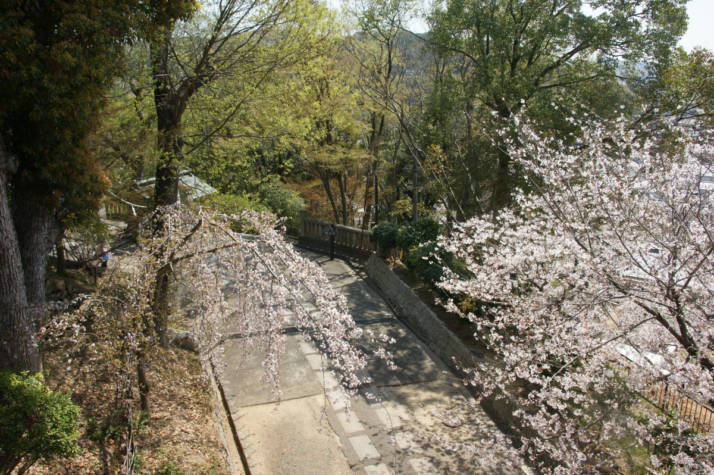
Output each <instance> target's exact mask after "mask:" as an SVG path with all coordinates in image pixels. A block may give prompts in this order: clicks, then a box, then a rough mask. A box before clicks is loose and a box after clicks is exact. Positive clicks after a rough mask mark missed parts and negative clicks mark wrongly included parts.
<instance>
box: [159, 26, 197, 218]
mask: <svg viewBox="0 0 714 475" xmlns="http://www.w3.org/2000/svg"><path fill="white" fill-rule="evenodd" d="M171 31H172V29H171V28H168V29H167V30H166V31H165V32H163V33H161V34H159V35H158V36H157V37H156V38H154V39H153V40H152V41H151V42H150V49H151V73H152V80H153V88H154V106H155V107H156V128H157V133H158V135H157V146H158V149H159V152H160V153H161V157H160V158H159V163H158V165H157V166H156V182H155V184H154V202H155V204H156V205H157V206H161V205H170V204H174V203H176V201H177V200H178V180H179V176H178V167H179V165H180V162H181V158H182V156H183V152H182V149H183V134H182V129H181V117H182V116H183V112H184V110H185V109H186V102H187V100H188V98H183V97H181V96H179V95H178V94H177V92H176V91H175V90H174V88H173V87H172V84H171V82H170V71H169V42H170V40H171Z"/></svg>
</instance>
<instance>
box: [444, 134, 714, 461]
mask: <svg viewBox="0 0 714 475" xmlns="http://www.w3.org/2000/svg"><path fill="white" fill-rule="evenodd" d="M515 122H516V129H517V130H518V134H517V137H518V139H517V140H518V142H517V143H516V142H515V141H514V142H512V143H511V145H510V149H509V150H508V152H509V154H510V156H511V157H512V159H513V160H514V161H515V163H517V165H518V166H521V167H523V169H524V170H525V171H526V173H527V174H528V176H529V177H530V179H529V186H530V187H531V189H532V190H533V191H532V192H531V193H529V194H527V195H526V194H524V193H519V194H517V199H516V206H514V207H513V208H511V209H505V210H503V211H502V212H500V213H499V214H497V215H496V216H495V217H493V219H489V218H490V217H484V218H478V217H477V218H473V219H471V220H469V221H467V222H465V223H462V224H461V225H459V226H457V228H456V229H455V230H454V232H453V234H452V235H451V236H450V237H449V238H443V239H442V240H441V242H440V245H441V246H442V247H443V248H444V249H445V250H447V251H450V252H451V253H453V254H454V256H455V257H456V259H457V260H458V261H460V262H462V263H463V264H464V269H465V270H463V269H462V270H460V271H458V272H457V271H454V270H447V272H446V274H445V277H444V279H443V280H442V282H441V283H440V284H439V285H440V287H441V288H442V289H443V290H445V291H446V292H448V294H449V295H451V296H453V298H452V299H451V300H448V301H447V302H445V305H446V307H447V308H448V309H450V310H452V311H454V312H457V313H459V314H460V315H462V316H463V317H466V318H468V319H469V320H471V321H472V322H473V323H474V324H475V327H476V328H477V331H476V333H475V337H476V338H477V339H478V340H480V341H481V342H482V343H483V344H484V345H485V346H486V347H487V348H489V349H490V350H491V351H492V355H493V357H492V358H487V360H486V361H485V362H484V363H483V364H481V365H480V366H478V367H476V368H473V369H472V370H471V376H472V378H471V379H470V380H469V381H468V382H469V383H470V384H473V385H474V386H479V387H481V388H482V389H483V391H484V395H492V396H493V397H497V398H506V399H510V401H511V404H513V405H514V406H513V407H515V408H516V409H515V411H514V414H513V416H514V418H515V419H516V420H517V425H518V426H519V429H518V432H519V435H520V438H521V440H522V441H523V447H522V451H523V453H524V454H525V455H526V456H527V458H528V459H530V461H531V462H532V463H533V464H534V465H535V466H537V467H539V468H540V469H542V470H543V471H546V472H549V471H552V472H555V473H583V472H590V471H608V470H613V469H615V468H616V464H617V463H624V462H623V461H624V460H627V458H628V456H630V455H631V454H632V453H634V451H635V450H634V449H635V448H637V450H639V451H640V452H643V450H642V449H643V448H644V449H646V450H647V451H649V453H648V456H647V457H646V458H647V460H646V461H645V462H644V464H645V465H647V466H648V468H649V469H657V468H661V467H669V468H671V467H674V468H675V469H676V470H677V471H681V472H687V473H705V472H706V473H710V471H711V470H714V468H713V467H714V429H712V428H711V427H710V428H709V430H708V431H707V430H706V428H701V427H700V428H697V429H696V430H695V429H694V428H692V427H690V426H689V425H688V424H687V423H685V422H684V421H681V420H680V421H677V420H675V419H674V418H671V417H668V416H666V415H665V414H664V413H663V412H662V411H659V410H657V409H656V408H655V407H654V406H653V405H651V404H649V403H647V402H646V401H645V399H644V398H643V397H642V396H646V395H647V394H648V388H651V387H652V384H655V383H657V382H662V381H664V382H666V383H667V384H668V385H669V386H670V387H676V388H678V389H679V390H680V391H682V393H685V394H687V395H688V396H689V397H691V398H692V399H695V400H697V401H701V402H703V403H707V402H708V403H709V404H711V401H712V400H713V399H714V366H713V362H714V322H713V320H714V299H713V297H714V195H712V191H713V190H712V185H714V183H712V182H711V181H710V180H711V179H712V178H711V177H712V176H714V146H713V144H712V142H711V136H710V134H709V132H710V131H707V130H702V129H698V128H697V127H696V126H694V125H691V124H690V126H689V127H686V128H678V129H671V128H670V130H668V131H667V132H662V133H659V134H656V135H655V134H649V135H648V138H647V139H646V140H645V139H641V137H642V136H643V134H641V133H639V134H638V133H635V132H634V131H632V130H629V129H628V127H627V124H626V122H625V121H624V120H622V121H619V122H617V123H616V124H604V123H598V122H597V121H596V120H592V121H591V122H590V123H589V124H580V125H581V126H582V136H579V137H578V138H577V139H575V138H574V137H571V138H568V139H566V140H559V139H553V138H551V137H545V136H543V135H542V134H539V133H537V132H536V131H535V130H534V128H532V127H531V125H530V124H528V123H518V121H517V120H516V121H515ZM637 137H640V138H637ZM465 297H468V299H465ZM465 301H470V302H474V301H476V302H478V304H477V305H476V306H474V305H471V306H470V307H469V308H467V306H466V305H464V302H465ZM642 463H643V462H642V461H640V464H642Z"/></svg>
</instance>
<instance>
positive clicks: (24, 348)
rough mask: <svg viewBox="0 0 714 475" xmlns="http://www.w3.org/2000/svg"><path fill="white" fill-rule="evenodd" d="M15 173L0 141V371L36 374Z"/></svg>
mask: <svg viewBox="0 0 714 475" xmlns="http://www.w3.org/2000/svg"><path fill="white" fill-rule="evenodd" d="M16 170H17V160H16V159H15V158H14V157H12V156H10V155H9V154H8V153H7V152H6V151H5V146H4V143H3V141H2V137H0V335H2V336H1V337H0V368H8V369H14V370H29V371H33V372H36V371H42V359H41V358H40V351H39V348H38V346H37V344H36V343H34V342H33V341H32V337H33V335H34V325H33V321H32V313H31V312H30V308H29V305H28V302H27V293H26V291H25V277H24V273H23V269H22V257H21V253H20V244H19V240H18V237H17V233H16V231H15V225H14V223H13V220H12V215H11V213H10V204H9V196H8V182H9V180H10V176H11V175H12V174H13V173H14V172H15V171H16Z"/></svg>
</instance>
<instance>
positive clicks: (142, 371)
mask: <svg viewBox="0 0 714 475" xmlns="http://www.w3.org/2000/svg"><path fill="white" fill-rule="evenodd" d="M136 378H137V381H138V383H139V405H140V407H141V411H142V412H143V413H144V416H145V417H146V420H149V419H150V418H151V406H150V403H149V380H148V379H147V378H146V356H145V355H144V353H143V352H142V351H137V352H136Z"/></svg>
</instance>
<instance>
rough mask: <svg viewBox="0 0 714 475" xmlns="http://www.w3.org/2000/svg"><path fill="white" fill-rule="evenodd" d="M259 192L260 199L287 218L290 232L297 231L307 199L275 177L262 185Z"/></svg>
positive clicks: (277, 213) (276, 212) (279, 214)
mask: <svg viewBox="0 0 714 475" xmlns="http://www.w3.org/2000/svg"><path fill="white" fill-rule="evenodd" d="M258 194H259V195H260V201H261V202H262V203H264V204H265V205H266V206H267V207H268V208H270V209H271V210H272V211H273V213H275V214H276V215H278V216H280V217H285V218H287V222H286V227H287V229H288V231H289V232H290V231H291V232H293V233H295V232H296V231H297V230H298V229H299V228H300V215H301V213H302V212H303V211H305V201H303V199H302V198H301V197H300V195H299V194H298V192H297V191H294V190H291V189H288V188H285V187H284V186H283V184H282V183H280V181H279V180H277V179H274V180H270V181H268V182H265V183H263V184H262V185H260V189H259V190H258Z"/></svg>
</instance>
